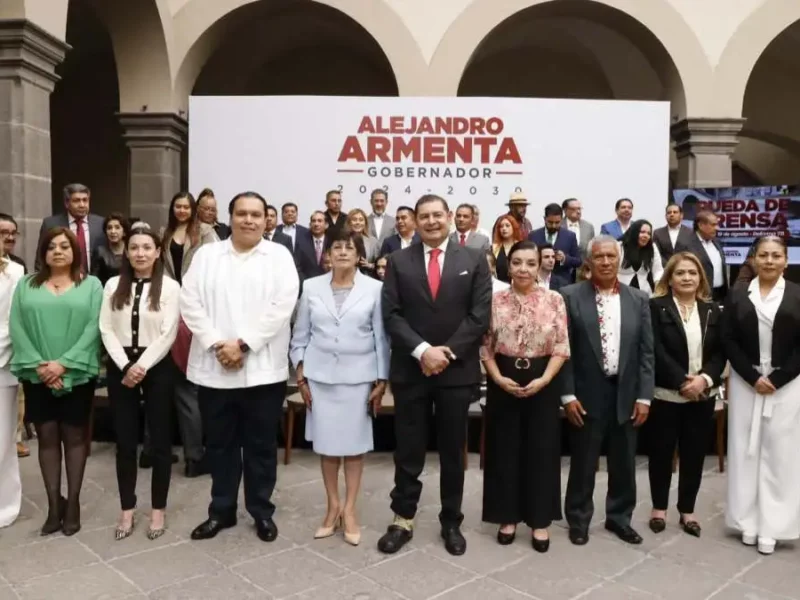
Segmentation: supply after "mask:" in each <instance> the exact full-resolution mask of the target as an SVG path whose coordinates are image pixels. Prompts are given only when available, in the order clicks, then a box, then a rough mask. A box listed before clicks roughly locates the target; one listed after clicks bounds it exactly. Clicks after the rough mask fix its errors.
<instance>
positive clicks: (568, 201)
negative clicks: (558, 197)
mask: <svg viewBox="0 0 800 600" xmlns="http://www.w3.org/2000/svg"><path fill="white" fill-rule="evenodd" d="M577 201H578V199H577V198H567V199H566V200H564V201H563V202H562V203H561V210H567V209H568V208H569V203H570V202H577Z"/></svg>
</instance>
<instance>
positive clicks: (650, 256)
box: [619, 219, 664, 296]
mask: <svg viewBox="0 0 800 600" xmlns="http://www.w3.org/2000/svg"><path fill="white" fill-rule="evenodd" d="M619 247H620V258H619V281H620V283H624V284H625V285H629V286H631V287H634V288H636V289H638V290H642V291H643V292H645V293H646V294H647V295H648V296H650V295H652V293H653V290H654V289H655V287H656V284H657V283H658V281H659V280H660V279H661V275H662V274H663V273H664V268H663V266H662V264H661V254H660V253H659V251H658V247H657V246H656V245H655V244H654V243H653V226H652V225H651V224H650V222H649V221H645V220H644V219H639V220H638V221H634V222H633V223H631V226H630V227H629V228H628V230H627V231H626V232H625V233H624V234H623V235H622V239H621V240H620V242H619Z"/></svg>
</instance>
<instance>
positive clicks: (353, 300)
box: [339, 271, 367, 317]
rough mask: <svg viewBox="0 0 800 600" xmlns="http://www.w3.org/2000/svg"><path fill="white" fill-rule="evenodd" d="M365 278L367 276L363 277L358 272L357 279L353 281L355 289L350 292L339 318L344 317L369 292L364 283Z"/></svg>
mask: <svg viewBox="0 0 800 600" xmlns="http://www.w3.org/2000/svg"><path fill="white" fill-rule="evenodd" d="M365 277H366V275H362V274H361V272H360V271H356V278H355V279H354V280H353V289H352V290H350V293H349V294H348V295H347V299H345V301H344V304H342V310H341V311H339V317H343V316H344V315H345V313H346V312H347V311H348V310H350V309H351V308H353V307H354V306H355V305H356V304H358V301H359V300H361V298H362V296H364V294H365V293H366V292H367V286H366V284H365V282H364V278H365Z"/></svg>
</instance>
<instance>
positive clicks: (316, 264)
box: [294, 210, 328, 280]
mask: <svg viewBox="0 0 800 600" xmlns="http://www.w3.org/2000/svg"><path fill="white" fill-rule="evenodd" d="M327 228H328V224H327V222H326V221H325V213H324V212H322V211H321V210H317V211H314V212H313V213H311V219H310V220H309V235H308V236H304V235H303V236H300V235H298V236H297V238H296V244H297V245H296V246H295V249H294V254H295V261H296V262H297V268H298V269H299V270H300V279H301V280H305V279H309V278H310V277H316V276H317V275H322V274H323V273H325V269H324V268H323V259H324V258H325V250H326V249H327V247H328V238H327V236H326V234H325V232H326V230H327Z"/></svg>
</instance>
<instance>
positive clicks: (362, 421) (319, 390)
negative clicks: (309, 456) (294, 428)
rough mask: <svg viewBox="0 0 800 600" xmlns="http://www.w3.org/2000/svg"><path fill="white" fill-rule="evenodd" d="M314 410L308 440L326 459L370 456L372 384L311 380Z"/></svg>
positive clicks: (308, 419)
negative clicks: (370, 399)
mask: <svg viewBox="0 0 800 600" xmlns="http://www.w3.org/2000/svg"><path fill="white" fill-rule="evenodd" d="M308 388H309V391H310V392H311V410H310V411H307V413H306V440H308V441H309V442H311V443H312V444H313V446H314V452H316V453H317V454H322V455H324V456H358V455H359V454H364V453H366V452H370V451H371V450H372V449H373V443H372V417H370V415H369V412H368V410H367V409H368V406H367V401H368V400H369V394H370V392H371V391H372V383H357V384H353V385H345V384H333V385H332V384H328V383H319V382H317V381H312V380H310V379H309V380H308Z"/></svg>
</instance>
